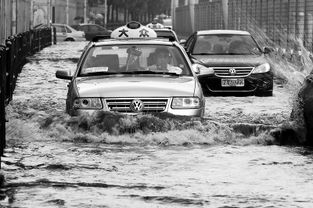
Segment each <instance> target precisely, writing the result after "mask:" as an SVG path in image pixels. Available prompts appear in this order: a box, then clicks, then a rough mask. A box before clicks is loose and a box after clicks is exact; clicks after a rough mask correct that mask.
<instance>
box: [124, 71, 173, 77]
mask: <svg viewBox="0 0 313 208" xmlns="http://www.w3.org/2000/svg"><path fill="white" fill-rule="evenodd" d="M119 74H165V75H172V76H179V74H177V73H175V72H161V71H160V72H159V71H149V70H140V71H127V72H120V73H119Z"/></svg>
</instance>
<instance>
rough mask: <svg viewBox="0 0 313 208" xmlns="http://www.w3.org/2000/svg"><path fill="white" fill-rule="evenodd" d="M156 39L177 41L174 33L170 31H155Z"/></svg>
mask: <svg viewBox="0 0 313 208" xmlns="http://www.w3.org/2000/svg"><path fill="white" fill-rule="evenodd" d="M155 32H156V34H157V36H158V37H161V38H162V37H163V38H165V37H173V38H175V40H176V41H177V36H176V35H175V34H174V32H172V31H170V30H156V31H155Z"/></svg>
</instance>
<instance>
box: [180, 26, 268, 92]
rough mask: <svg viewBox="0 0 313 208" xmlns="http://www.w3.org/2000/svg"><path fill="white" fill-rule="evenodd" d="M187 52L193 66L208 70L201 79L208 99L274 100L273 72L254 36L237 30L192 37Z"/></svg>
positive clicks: (198, 34) (195, 34) (200, 33)
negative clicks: (253, 97) (242, 96)
mask: <svg viewBox="0 0 313 208" xmlns="http://www.w3.org/2000/svg"><path fill="white" fill-rule="evenodd" d="M184 46H185V49H186V51H187V53H188V54H189V56H190V57H191V59H192V60H193V61H194V62H197V61H198V62H199V63H200V64H203V65H205V66H206V67H208V69H209V70H207V71H206V72H203V73H200V74H199V75H198V78H199V81H200V83H201V85H202V88H203V90H204V91H205V93H206V94H209V95H226V94H231V95H238V94H253V95H258V96H272V94H273V72H272V69H271V66H270V64H269V63H268V62H267V60H266V58H265V54H266V53H269V52H270V49H269V48H264V49H261V48H260V46H259V45H258V44H257V42H256V41H255V40H254V39H253V37H252V36H251V34H250V33H249V32H246V31H238V30H205V31H197V32H195V33H194V34H192V35H191V36H190V37H189V38H188V40H187V41H186V43H185V45H184Z"/></svg>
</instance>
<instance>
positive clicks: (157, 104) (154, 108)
mask: <svg viewBox="0 0 313 208" xmlns="http://www.w3.org/2000/svg"><path fill="white" fill-rule="evenodd" d="M103 99H104V100H105V101H106V105H107V109H108V110H109V111H118V112H123V113H134V111H133V110H132V109H131V103H132V102H133V100H141V101H142V103H143V109H142V110H141V112H164V111H166V110H167V106H168V103H169V98H149V97H134V98H103Z"/></svg>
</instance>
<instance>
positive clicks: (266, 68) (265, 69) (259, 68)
mask: <svg viewBox="0 0 313 208" xmlns="http://www.w3.org/2000/svg"><path fill="white" fill-rule="evenodd" d="M270 69H271V67H270V65H269V64H268V63H265V64H262V65H260V66H257V67H255V68H254V70H253V71H252V73H253V74H257V73H265V72H268V71H270Z"/></svg>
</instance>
